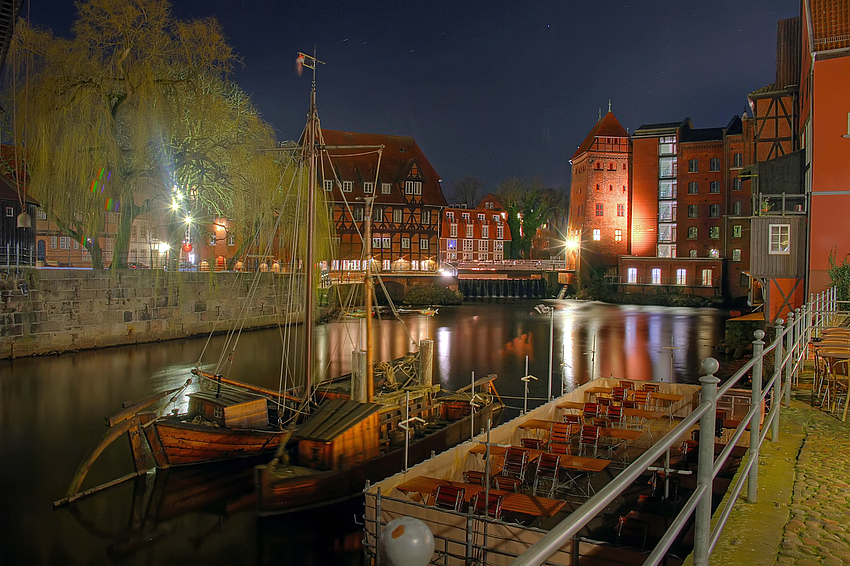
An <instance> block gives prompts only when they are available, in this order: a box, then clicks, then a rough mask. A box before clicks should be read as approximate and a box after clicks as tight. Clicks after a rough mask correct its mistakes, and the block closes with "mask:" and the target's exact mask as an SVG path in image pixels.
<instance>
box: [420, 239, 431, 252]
mask: <svg viewBox="0 0 850 566" xmlns="http://www.w3.org/2000/svg"><path fill="white" fill-rule="evenodd" d="M429 245H430V244H429V242H428V238H422V239H420V240H419V249H420V250H427V249H429Z"/></svg>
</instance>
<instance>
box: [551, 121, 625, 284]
mask: <svg viewBox="0 0 850 566" xmlns="http://www.w3.org/2000/svg"><path fill="white" fill-rule="evenodd" d="M631 151H632V145H631V139H630V138H629V134H628V132H626V129H625V128H624V127H623V126H622V124H620V122H619V121H618V120H617V118H616V117H615V116H614V114H613V113H611V112H610V111H609V112H608V113H607V114H605V116H603V117H602V118H601V119H600V120H599V121H598V122H596V125H595V126H594V127H593V129H592V130H591V131H590V133H589V134H588V135H587V137H586V138H585V139H584V141H583V142H582V143H581V145H580V146H579V147H578V149H577V150H576V152H575V153H574V154H573V157H572V159H570V166H571V170H572V183H571V186H570V191H571V193H570V213H569V228H568V233H567V240H568V241H570V240H572V241H573V242H577V243H578V244H579V246H580V252H579V253H580V258H579V261H578V266H577V267H578V269H579V270H580V271H585V270H587V269H589V268H592V267H600V268H606V269H607V270H608V271H609V272H610V271H615V270H616V266H617V258H618V257H619V256H621V255H625V254H627V253H628V249H629V241H628V231H629V230H628V228H629V216H628V211H629V209H630V198H629V196H630V195H629V173H630V167H631Z"/></svg>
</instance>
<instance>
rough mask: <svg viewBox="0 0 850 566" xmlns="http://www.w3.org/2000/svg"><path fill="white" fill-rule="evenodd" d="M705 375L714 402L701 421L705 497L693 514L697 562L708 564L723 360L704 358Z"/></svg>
mask: <svg viewBox="0 0 850 566" xmlns="http://www.w3.org/2000/svg"><path fill="white" fill-rule="evenodd" d="M702 369H703V370H704V371H705V373H706V375H704V376H703V377H701V378H699V381H700V383H702V400H703V401H708V402H710V403H711V408H709V409H708V411H706V412H705V414H704V415H703V416H702V418H700V421H699V460H698V462H697V486H699V485H700V484H705V487H706V489H705V491H704V495H703V496H702V499H700V501H699V503H698V504H697V509H696V513H695V514H694V565H695V566H707V565H708V554H709V550H710V542H711V492H712V489H711V486H712V482H713V479H714V478H713V477H712V475H713V473H714V424H715V421H716V419H717V412H716V411H717V384H718V383H720V380H719V379H717V378H716V377H714V373H715V372H716V371H717V370H718V369H720V364H719V363H717V360H715V359H714V358H706V359H705V360H704V361H703V362H702Z"/></svg>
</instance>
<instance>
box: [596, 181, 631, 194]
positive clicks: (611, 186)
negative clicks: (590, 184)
mask: <svg viewBox="0 0 850 566" xmlns="http://www.w3.org/2000/svg"><path fill="white" fill-rule="evenodd" d="M596 190H597V191H601V190H602V188H601V187H600V186H599V183H596ZM608 190H609V191H613V190H614V185H608ZM623 192H626V185H623Z"/></svg>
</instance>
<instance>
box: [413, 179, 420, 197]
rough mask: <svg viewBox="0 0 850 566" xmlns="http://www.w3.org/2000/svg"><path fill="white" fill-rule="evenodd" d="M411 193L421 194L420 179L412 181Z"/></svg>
mask: <svg viewBox="0 0 850 566" xmlns="http://www.w3.org/2000/svg"><path fill="white" fill-rule="evenodd" d="M413 194H414V195H421V194H422V181H414V183H413Z"/></svg>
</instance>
